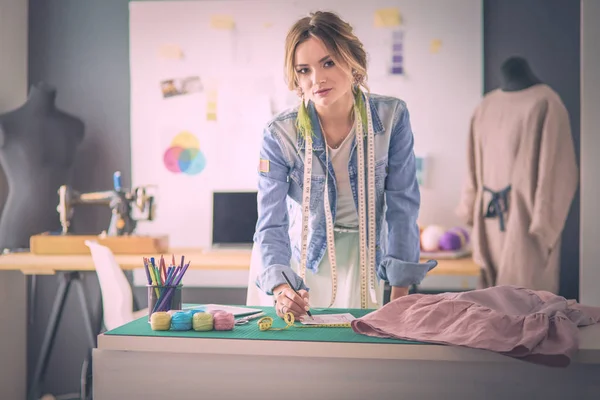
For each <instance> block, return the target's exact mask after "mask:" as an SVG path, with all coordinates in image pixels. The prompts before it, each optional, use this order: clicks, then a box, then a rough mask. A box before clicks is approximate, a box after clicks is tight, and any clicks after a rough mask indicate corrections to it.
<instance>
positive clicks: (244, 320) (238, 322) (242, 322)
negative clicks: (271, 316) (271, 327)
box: [235, 312, 266, 325]
mask: <svg viewBox="0 0 600 400" xmlns="http://www.w3.org/2000/svg"><path fill="white" fill-rule="evenodd" d="M265 315H266V314H265V313H264V312H259V313H256V314H252V315H248V316H246V317H242V318H240V319H238V320H236V321H235V324H236V325H246V324H247V323H248V322H250V321H251V320H253V319H256V318H260V317H264V316H265Z"/></svg>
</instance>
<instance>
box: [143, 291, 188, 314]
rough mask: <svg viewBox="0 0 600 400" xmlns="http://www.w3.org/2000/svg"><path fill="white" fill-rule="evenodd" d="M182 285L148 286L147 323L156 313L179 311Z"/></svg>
mask: <svg viewBox="0 0 600 400" xmlns="http://www.w3.org/2000/svg"><path fill="white" fill-rule="evenodd" d="M182 287H183V285H181V284H180V285H148V321H150V317H151V316H152V313H155V312H157V311H170V310H181V289H182Z"/></svg>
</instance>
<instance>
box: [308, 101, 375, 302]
mask: <svg viewBox="0 0 600 400" xmlns="http://www.w3.org/2000/svg"><path fill="white" fill-rule="evenodd" d="M365 103H366V105H367V168H368V172H367V173H368V179H367V185H368V187H367V192H368V218H367V210H366V208H367V205H366V204H365V186H366V185H365V149H364V137H365V134H364V126H363V121H362V117H361V113H360V110H359V109H358V107H357V106H356V105H355V106H354V115H355V119H356V143H357V152H358V154H357V159H358V218H359V219H358V221H359V222H358V225H359V241H360V282H361V283H360V304H361V308H363V309H365V308H367V307H368V297H367V286H368V285H369V290H368V291H369V294H370V296H371V301H372V302H373V303H374V304H377V295H376V292H375V225H376V219H375V137H374V136H375V135H374V131H373V119H372V115H371V109H370V107H369V106H368V105H369V99H368V97H367V98H366V99H365ZM321 131H323V129H322V128H321ZM305 144H306V146H305V159H304V188H303V191H302V236H301V256H300V273H299V275H300V277H301V278H302V279H303V280H304V278H305V276H306V262H307V251H308V220H309V215H310V187H311V183H312V163H313V149H312V136H310V135H307V136H306V138H305ZM326 151H327V150H326ZM326 154H327V157H326V164H327V165H326V167H325V169H326V171H325V193H324V208H325V225H326V237H327V253H328V256H329V257H328V258H329V264H330V268H331V301H330V304H329V307H331V306H333V304H334V302H335V299H336V296H337V262H336V255H335V239H334V236H333V235H334V234H333V216H332V214H331V206H330V201H329V190H328V176H329V171H328V169H329V157H328V154H329V153H328V152H327V153H326ZM367 225H368V242H369V243H368V245H367Z"/></svg>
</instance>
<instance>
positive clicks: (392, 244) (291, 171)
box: [254, 94, 437, 295]
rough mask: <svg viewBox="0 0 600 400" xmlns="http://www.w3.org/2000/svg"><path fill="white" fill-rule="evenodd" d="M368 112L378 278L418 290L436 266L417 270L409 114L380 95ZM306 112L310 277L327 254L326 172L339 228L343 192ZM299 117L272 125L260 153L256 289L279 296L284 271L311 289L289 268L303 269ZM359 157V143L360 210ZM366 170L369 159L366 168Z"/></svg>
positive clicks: (353, 177)
mask: <svg viewBox="0 0 600 400" xmlns="http://www.w3.org/2000/svg"><path fill="white" fill-rule="evenodd" d="M369 107H370V109H371V113H372V120H373V130H374V134H375V192H376V232H377V237H376V264H375V265H376V266H377V267H376V268H377V276H378V277H379V279H382V280H384V281H387V282H389V284H390V285H392V286H403V287H406V286H410V285H411V284H418V283H420V282H421V280H422V279H423V278H424V277H425V275H426V274H427V272H428V271H429V270H431V269H432V268H434V267H435V266H436V265H437V263H436V262H435V261H429V262H427V263H419V253H420V237H419V228H418V225H417V217H418V213H419V205H420V193H419V186H418V183H417V178H416V167H415V156H414V152H413V143H414V139H413V133H412V130H411V126H410V120H409V113H408V110H407V108H406V103H404V102H403V101H402V100H399V99H396V98H393V97H386V96H381V95H376V94H371V95H369ZM307 108H308V112H309V115H310V118H311V122H312V126H313V130H314V137H313V172H312V183H311V192H310V194H311V199H310V219H309V236H308V252H307V258H308V259H307V264H306V268H307V270H308V271H307V273H311V271H312V272H316V271H317V270H318V266H319V263H320V261H321V259H322V257H323V256H324V254H325V251H326V249H327V239H326V223H325V211H324V210H325V209H324V200H323V199H324V195H325V170H327V173H328V174H329V178H328V184H327V187H328V193H327V195H328V196H329V199H330V206H331V213H332V217H333V220H334V221H335V214H336V195H337V192H336V185H335V174H334V170H333V166H332V164H331V160H327V159H326V153H325V152H326V144H325V141H324V139H323V133H322V132H321V129H320V124H319V121H318V117H317V114H316V111H315V108H314V105H313V103H312V102H309V104H308V106H307ZM297 114H298V108H295V109H291V110H288V111H284V112H282V113H280V114H279V115H278V116H276V117H275V118H274V119H273V120H271V121H270V122H269V123H268V124H267V127H266V129H265V130H264V132H263V137H262V143H261V148H260V158H261V162H260V168H259V172H258V174H259V178H258V221H257V224H256V233H255V235H254V245H255V246H259V251H260V254H261V260H262V266H261V270H260V272H259V273H258V277H257V280H256V284H257V286H258V287H259V288H260V289H261V290H262V291H264V292H265V293H266V294H269V295H271V294H273V292H272V290H273V288H275V287H276V286H278V285H280V284H283V283H285V280H284V279H283V277H282V276H281V271H285V273H286V275H287V276H288V277H289V278H290V280H291V281H292V284H293V285H294V286H295V289H306V290H308V289H309V288H307V287H306V285H305V284H304V282H303V281H302V279H301V278H300V276H298V275H297V274H296V273H295V272H294V271H293V270H292V268H291V267H290V260H291V257H294V258H295V259H296V260H297V261H298V262H299V260H300V237H301V236H300V229H301V223H302V221H301V216H302V211H301V204H302V188H303V182H304V149H305V142H304V138H303V137H302V136H300V135H298V134H297V130H296V125H295V123H296V116H297ZM365 148H366V143H365ZM356 149H357V147H356V138H355V137H354V138H352V150H351V153H350V162H349V165H348V172H349V176H350V184H351V186H352V193H353V195H354V202H355V205H356V207H357V209H358V200H357V183H358V168H357V164H358V163H357V154H356V153H357V152H356ZM366 162H367V161H366V157H365V165H366ZM325 165H327V169H325ZM365 170H366V168H365ZM365 172H366V171H365ZM384 215H385V221H384ZM382 227H383V228H384V229H382ZM382 233H383V235H382ZM382 236H383V237H382Z"/></svg>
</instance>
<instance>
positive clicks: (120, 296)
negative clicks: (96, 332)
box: [85, 240, 148, 330]
mask: <svg viewBox="0 0 600 400" xmlns="http://www.w3.org/2000/svg"><path fill="white" fill-rule="evenodd" d="M85 244H86V246H88V247H89V248H90V251H91V253H92V259H93V260H94V266H95V268H96V274H97V275H98V281H99V282H100V292H101V294H102V309H103V320H104V326H105V328H106V329H107V330H111V329H115V328H117V327H119V326H121V325H124V324H126V323H128V322H131V321H133V320H136V319H138V318H141V317H143V316H145V315H148V309H147V308H145V309H143V310H139V311H133V292H132V290H131V285H130V284H129V281H128V280H127V277H126V276H125V273H124V272H123V270H122V269H121V267H120V266H119V264H118V263H117V260H116V259H115V256H114V254H113V252H112V251H111V250H110V249H109V248H108V247H106V246H103V245H101V244H99V243H97V242H94V241H90V240H86V241H85Z"/></svg>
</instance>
